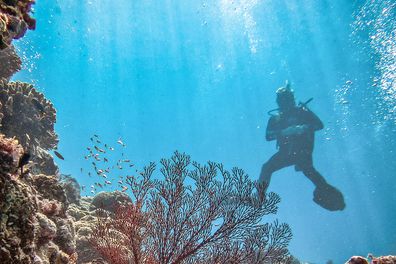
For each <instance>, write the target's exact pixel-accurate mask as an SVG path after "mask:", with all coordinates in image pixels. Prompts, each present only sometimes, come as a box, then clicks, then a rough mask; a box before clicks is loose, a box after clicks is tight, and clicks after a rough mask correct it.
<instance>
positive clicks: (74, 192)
mask: <svg viewBox="0 0 396 264" xmlns="http://www.w3.org/2000/svg"><path fill="white" fill-rule="evenodd" d="M60 181H61V185H62V187H63V189H64V190H65V192H66V198H67V201H68V203H69V204H71V203H75V204H79V203H80V199H81V195H80V184H79V183H78V182H77V180H76V179H75V178H73V177H72V176H71V175H64V174H61V176H60Z"/></svg>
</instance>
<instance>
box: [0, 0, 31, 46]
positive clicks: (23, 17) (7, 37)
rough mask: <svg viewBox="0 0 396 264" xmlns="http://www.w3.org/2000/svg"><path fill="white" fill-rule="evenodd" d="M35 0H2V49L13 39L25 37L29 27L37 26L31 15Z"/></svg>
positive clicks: (0, 28) (0, 12) (0, 21)
mask: <svg viewBox="0 0 396 264" xmlns="http://www.w3.org/2000/svg"><path fill="white" fill-rule="evenodd" d="M34 3H35V1H34V0H0V50H1V49H5V48H7V47H8V46H9V45H10V44H11V41H12V40H13V39H19V38H21V37H23V36H24V35H25V33H26V30H27V29H35V28H36V20H35V19H33V18H32V17H31V16H30V14H29V13H30V12H31V9H32V5H33V4H34Z"/></svg>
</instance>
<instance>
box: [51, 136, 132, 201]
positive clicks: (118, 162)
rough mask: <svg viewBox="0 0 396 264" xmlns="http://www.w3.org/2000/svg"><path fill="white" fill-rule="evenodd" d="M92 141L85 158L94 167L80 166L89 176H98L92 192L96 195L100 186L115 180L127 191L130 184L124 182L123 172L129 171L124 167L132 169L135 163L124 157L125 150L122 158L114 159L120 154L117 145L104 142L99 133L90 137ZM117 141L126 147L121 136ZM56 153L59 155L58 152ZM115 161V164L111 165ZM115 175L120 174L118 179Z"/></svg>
mask: <svg viewBox="0 0 396 264" xmlns="http://www.w3.org/2000/svg"><path fill="white" fill-rule="evenodd" d="M90 141H91V143H92V146H87V147H86V150H87V151H88V153H87V154H86V155H85V156H84V159H85V160H87V161H89V164H90V167H91V168H92V169H91V170H87V169H84V168H80V172H81V173H82V174H83V175H88V177H92V176H93V175H95V176H97V177H98V180H97V181H96V182H95V183H94V184H92V185H91V186H90V193H91V194H92V195H94V194H95V193H96V192H97V191H98V188H101V189H103V188H105V187H106V186H112V185H113V182H114V183H115V182H116V183H117V184H118V188H120V189H121V191H122V192H126V191H127V190H128V186H126V185H125V184H124V181H123V179H124V176H123V175H122V174H123V173H126V172H127V171H126V169H124V168H128V169H130V168H132V167H134V164H133V163H132V162H131V160H130V159H126V158H124V152H123V151H122V152H121V157H122V158H116V159H114V156H116V155H118V154H117V153H115V152H117V151H115V150H116V147H112V146H110V145H109V144H107V143H102V140H100V138H99V135H97V134H94V135H93V136H92V137H90ZM116 143H117V144H118V145H119V146H120V147H121V149H122V150H123V149H124V148H125V147H126V144H125V143H124V142H123V140H122V139H121V138H119V139H118V140H117V142H116ZM58 154H59V153H58ZM55 155H57V153H56V152H55ZM57 156H58V155H57ZM58 157H59V156H58ZM113 161H114V163H115V164H114V165H110V164H111V163H112V162H113ZM137 172H138V171H137V170H136V169H135V173H137ZM129 173H130V171H129ZM114 175H118V179H117V180H116V179H115V177H112V176H114ZM128 177H131V176H126V178H128ZM85 188H86V186H85V185H82V186H81V190H82V191H84V190H85Z"/></svg>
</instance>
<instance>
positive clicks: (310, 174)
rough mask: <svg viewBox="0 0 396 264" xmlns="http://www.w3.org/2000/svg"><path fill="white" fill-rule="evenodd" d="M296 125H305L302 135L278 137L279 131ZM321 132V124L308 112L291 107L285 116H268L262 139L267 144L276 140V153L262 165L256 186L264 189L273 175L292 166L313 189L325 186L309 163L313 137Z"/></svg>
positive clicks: (281, 114) (304, 109) (301, 108)
mask: <svg viewBox="0 0 396 264" xmlns="http://www.w3.org/2000/svg"><path fill="white" fill-rule="evenodd" d="M296 125H306V126H307V128H306V129H305V131H304V132H303V133H302V134H294V135H288V136H283V135H282V134H281V131H282V130H283V129H286V128H288V127H292V126H296ZM322 128H323V123H322V121H321V120H320V119H319V118H318V117H317V116H316V115H315V114H314V113H313V112H312V111H310V110H309V109H307V108H303V107H293V108H292V109H291V110H289V111H288V112H287V113H279V114H276V115H273V116H271V118H270V119H269V121H268V125H267V131H266V139H267V140H268V141H271V140H275V139H276V140H277V147H278V148H279V151H278V152H277V153H275V154H274V155H273V156H272V157H271V158H270V159H269V160H268V161H267V162H266V163H265V164H264V165H263V167H262V169H261V174H260V179H259V182H260V183H264V184H266V185H267V187H268V185H269V183H270V180H271V175H272V173H273V172H275V171H277V170H280V169H282V168H284V167H287V166H291V165H295V169H296V171H302V172H303V173H304V175H305V176H306V177H307V178H308V179H310V180H311V181H312V182H313V183H314V184H315V186H317V187H319V186H323V185H324V184H326V181H325V179H324V178H323V176H322V175H320V173H319V172H318V171H317V170H316V169H315V168H314V167H313V163H312V151H313V147H314V133H315V131H317V130H320V129H322Z"/></svg>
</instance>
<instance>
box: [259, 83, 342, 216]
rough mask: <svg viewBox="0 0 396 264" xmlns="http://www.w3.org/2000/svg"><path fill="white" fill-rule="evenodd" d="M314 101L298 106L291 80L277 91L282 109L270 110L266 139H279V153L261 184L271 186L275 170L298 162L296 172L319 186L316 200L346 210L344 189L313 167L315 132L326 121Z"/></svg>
mask: <svg viewBox="0 0 396 264" xmlns="http://www.w3.org/2000/svg"><path fill="white" fill-rule="evenodd" d="M311 101H312V98H311V99H309V100H308V101H307V102H305V103H299V104H298V105H296V102H295V99H294V92H293V90H291V89H290V85H289V83H288V82H286V85H285V87H281V88H279V89H278V90H277V91H276V102H277V104H278V106H279V108H277V109H274V110H271V111H269V112H268V114H270V115H271V117H270V119H269V120H268V125H267V130H266V140H267V141H272V140H276V143H277V148H278V152H277V153H275V154H274V155H273V156H272V157H271V158H270V159H269V160H268V161H267V162H266V163H264V164H263V166H262V169H261V173H260V178H259V183H260V184H263V185H264V188H265V189H266V188H268V186H269V183H270V181H271V176H272V174H273V173H274V172H275V171H278V170H280V169H282V168H284V167H288V166H292V165H294V166H295V170H296V171H301V172H302V173H303V174H304V175H305V176H306V177H307V178H308V179H309V180H311V181H312V183H313V184H314V185H315V187H316V189H315V191H314V199H313V200H314V202H316V203H317V204H319V205H320V206H322V207H323V208H325V209H327V210H330V211H335V210H343V209H344V208H345V203H344V198H343V196H342V194H341V192H340V191H338V190H337V189H336V188H335V187H333V186H331V185H330V184H328V183H327V182H326V180H325V179H324V177H323V176H322V175H321V174H320V173H319V172H318V171H317V170H316V169H315V168H314V166H313V162H312V152H313V148H314V135H315V131H318V130H321V129H323V123H322V121H321V120H320V119H319V117H317V116H316V115H315V114H314V113H313V112H312V111H311V110H310V109H308V107H307V104H308V103H309V102H311ZM276 111H277V113H276V114H274V112H276Z"/></svg>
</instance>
